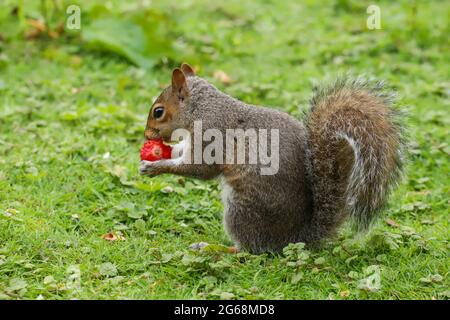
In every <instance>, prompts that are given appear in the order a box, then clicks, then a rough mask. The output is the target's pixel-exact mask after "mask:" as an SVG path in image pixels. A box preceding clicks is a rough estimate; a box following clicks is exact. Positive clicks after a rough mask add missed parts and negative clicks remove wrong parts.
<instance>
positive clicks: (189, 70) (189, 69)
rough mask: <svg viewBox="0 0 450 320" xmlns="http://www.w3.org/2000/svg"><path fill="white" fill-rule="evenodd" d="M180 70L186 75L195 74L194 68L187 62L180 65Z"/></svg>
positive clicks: (191, 75)
mask: <svg viewBox="0 0 450 320" xmlns="http://www.w3.org/2000/svg"><path fill="white" fill-rule="evenodd" d="M181 71H183V73H184V74H185V76H186V77H193V76H195V71H194V69H192V67H191V66H190V65H188V64H187V63H183V64H182V65H181Z"/></svg>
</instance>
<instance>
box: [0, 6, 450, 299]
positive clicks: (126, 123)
mask: <svg viewBox="0 0 450 320" xmlns="http://www.w3.org/2000/svg"><path fill="white" fill-rule="evenodd" d="M24 2H25V3H27V4H25V5H24V6H23V8H22V10H18V12H17V10H14V7H15V4H14V3H15V1H11V0H7V1H2V4H1V5H0V26H2V27H1V28H0V299H69V298H77V299H108V298H112V299H170V298H175V299H180V298H184V299H216V298H223V299H236V298H237V299H448V298H449V297H450V281H449V269H450V268H449V267H450V259H449V249H450V242H449V234H450V230H449V204H450V200H449V199H450V197H449V192H450V190H449V172H450V167H449V154H450V146H449V139H448V137H449V128H450V116H449V107H450V104H449V96H450V84H449V76H450V73H449V72H450V71H449V70H450V61H449V60H450V56H449V52H450V50H449V49H450V46H449V42H448V35H449V32H450V28H449V24H448V17H449V15H450V2H449V1H416V2H412V1H406V0H405V1H377V3H378V5H379V6H380V8H381V27H382V29H380V30H368V29H367V27H366V20H367V17H368V14H367V13H366V9H367V6H368V5H369V4H371V3H372V2H370V1H369V2H367V3H366V1H346V0H339V1H337V0H336V1H312V0H310V1H303V2H302V3H299V2H300V1H275V0H273V1H261V2H259V3H257V2H244V1H234V0H233V1H221V2H215V4H213V3H214V2H206V1H187V0H186V1H184V0H183V1H180V0H176V1H174V0H170V1H167V0H164V1H151V2H148V3H147V5H146V2H145V1H139V2H136V4H132V3H131V4H129V3H127V1H118V0H117V1H107V2H105V1H75V3H78V4H79V5H80V8H81V10H82V13H81V19H82V20H81V21H82V24H81V30H68V31H66V33H64V34H58V33H57V34H56V35H54V34H53V37H52V34H51V33H50V35H48V34H46V31H44V32H42V33H41V34H39V33H38V32H35V34H33V29H32V26H31V25H30V20H28V22H27V20H26V19H42V18H41V17H42V16H44V17H46V18H47V21H49V23H50V22H51V28H53V29H52V30H56V29H57V25H58V23H60V22H61V21H63V22H64V21H65V18H66V14H65V8H66V7H67V5H68V2H67V1H60V2H61V3H62V8H63V9H62V11H61V10H59V11H58V8H56V10H55V11H52V10H50V9H48V8H47V10H46V9H45V8H42V7H41V6H40V2H39V1H24ZM66 2H67V3H66ZM70 3H72V2H70ZM105 3H106V4H105ZM414 3H415V4H414ZM50 7H51V6H49V8H50ZM59 9H60V8H59ZM52 12H53V14H52ZM100 19H103V21H104V23H106V24H105V25H106V27H102V26H101V25H100V27H99V26H97V27H96V28H97V31H96V29H95V23H96V21H97V23H98V20H100ZM105 21H106V22H105ZM143 21H144V22H143ZM31 23H32V22H31ZM132 23H135V24H133V25H134V26H136V25H140V26H142V25H145V27H143V28H144V29H145V32H144V33H143V34H142V36H143V38H142V39H143V40H142V41H137V40H136V39H139V37H138V35H139V32H137V31H136V32H137V33H133V30H134V29H133V28H132V27H129V25H130V24H132ZM93 25H94V26H93ZM98 28H100V29H101V30H100V31H98ZM114 28H116V29H114ZM30 30H31V31H30ZM104 30H106V31H104ZM114 30H116V31H114ZM124 30H125V31H124ZM130 30H131V31H130ZM103 31H104V32H105V34H106V36H105V35H103V37H109V38H108V39H107V40H106V41H103V42H102V41H99V40H98V38H101V37H102V35H99V34H100V33H101V32H103ZM108 32H109V33H108ZM124 32H130V35H129V36H127V35H126V34H125V35H124ZM25 33H26V34H27V38H28V39H27V38H26V37H25V36H24V34H25ZM136 37H137V38H136ZM102 39H104V38H102ZM99 42H100V44H99ZM105 42H106V43H109V44H110V46H109V47H108V46H107V45H105ZM111 44H112V45H111ZM117 44H118V45H117ZM114 45H115V46H114ZM141 45H143V46H144V47H141ZM124 48H125V49H124ZM99 49H102V50H101V51H100V50H99ZM111 51H112V52H111ZM183 61H187V62H189V63H191V64H192V65H195V66H196V67H197V68H198V73H199V75H200V76H202V77H205V78H206V79H208V80H210V81H211V82H212V83H214V84H215V85H217V86H218V87H219V88H220V89H222V90H223V91H225V92H227V93H229V94H230V95H233V96H235V97H237V98H239V99H241V100H244V101H246V102H249V103H253V104H260V105H268V106H274V108H279V109H281V110H284V111H286V112H288V113H290V114H292V115H294V116H296V117H298V118H300V117H301V113H302V110H304V109H306V108H307V107H308V99H309V98H310V96H311V90H312V87H313V86H314V85H315V84H318V83H321V82H327V81H330V80H333V79H334V78H336V77H337V76H338V75H341V74H344V73H347V72H351V73H352V74H355V75H359V74H363V75H367V76H374V77H376V78H380V79H385V80H386V81H387V82H388V83H389V84H390V85H391V87H393V88H394V89H395V90H397V91H398V103H399V104H400V105H402V106H404V108H405V109H406V110H407V111H408V113H409V119H408V120H407V122H408V125H409V135H410V142H411V143H410V144H411V146H410V155H409V156H408V164H407V168H406V177H405V179H404V181H403V183H402V184H401V186H400V187H399V188H398V189H397V190H396V192H395V193H394V195H393V196H392V197H391V200H390V203H389V206H388V207H387V208H386V210H385V211H384V212H383V216H382V217H381V219H379V221H378V223H377V224H376V225H375V226H374V227H373V228H372V229H371V231H370V232H369V233H367V234H361V235H355V234H354V233H352V232H351V231H350V228H349V227H347V226H344V228H343V229H342V232H341V233H340V235H339V237H338V238H336V239H332V240H330V241H329V242H327V243H326V244H325V245H324V247H323V248H322V249H320V250H315V251H307V250H305V249H304V248H302V246H301V245H294V246H291V247H289V248H288V249H287V250H286V254H285V255H259V256H256V255H251V254H248V253H239V254H235V255H232V254H221V253H198V252H193V251H191V250H189V245H190V244H192V243H194V242H200V241H206V242H209V243H215V244H226V245H229V244H231V243H230V240H229V238H228V236H227V235H226V233H225V232H224V230H223V226H222V204H221V202H220V189H219V186H218V183H217V182H216V181H210V182H200V181H196V180H191V179H184V178H179V177H176V176H170V175H164V176H159V177H157V178H151V179H150V178H146V177H141V176H139V174H138V167H139V148H140V146H141V144H142V142H143V129H144V126H145V120H146V117H147V113H148V110H149V107H150V106H151V103H152V99H154V98H155V97H156V96H157V95H158V94H159V92H160V91H161V88H162V87H164V86H165V85H167V84H168V83H169V81H170V72H171V69H172V68H173V67H175V66H179V64H180V63H181V62H183ZM218 70H222V71H223V72H224V73H225V74H226V75H228V76H229V78H230V81H228V80H229V79H224V74H222V77H221V76H220V73H219V74H218V73H217V71H218ZM225 78H226V77H225ZM107 234H109V235H107ZM105 235H107V236H105ZM108 236H109V237H110V239H109V240H107V239H105V237H108ZM111 238H112V239H111ZM297 262H300V263H297Z"/></svg>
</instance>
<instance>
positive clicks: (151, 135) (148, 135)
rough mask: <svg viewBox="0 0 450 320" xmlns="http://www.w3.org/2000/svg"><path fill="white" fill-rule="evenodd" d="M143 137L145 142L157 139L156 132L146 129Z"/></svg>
mask: <svg viewBox="0 0 450 320" xmlns="http://www.w3.org/2000/svg"><path fill="white" fill-rule="evenodd" d="M144 136H145V139H146V140H152V139H155V138H157V137H158V134H157V132H156V130H152V129H146V130H145V131H144Z"/></svg>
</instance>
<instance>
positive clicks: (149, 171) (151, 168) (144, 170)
mask: <svg viewBox="0 0 450 320" xmlns="http://www.w3.org/2000/svg"><path fill="white" fill-rule="evenodd" d="M156 162H158V161H147V160H142V161H141V166H140V167H139V173H140V174H142V175H148V176H151V175H156V174H158V173H157V166H156V165H155V163H156Z"/></svg>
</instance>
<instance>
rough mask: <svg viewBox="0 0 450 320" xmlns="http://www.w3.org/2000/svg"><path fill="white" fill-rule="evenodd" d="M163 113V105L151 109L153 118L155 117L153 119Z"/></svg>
mask: <svg viewBox="0 0 450 320" xmlns="http://www.w3.org/2000/svg"><path fill="white" fill-rule="evenodd" d="M163 114H164V107H156V108H155V109H154V110H153V118H155V119H159V118H161V117H162V116H163Z"/></svg>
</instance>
